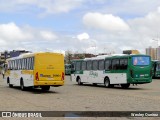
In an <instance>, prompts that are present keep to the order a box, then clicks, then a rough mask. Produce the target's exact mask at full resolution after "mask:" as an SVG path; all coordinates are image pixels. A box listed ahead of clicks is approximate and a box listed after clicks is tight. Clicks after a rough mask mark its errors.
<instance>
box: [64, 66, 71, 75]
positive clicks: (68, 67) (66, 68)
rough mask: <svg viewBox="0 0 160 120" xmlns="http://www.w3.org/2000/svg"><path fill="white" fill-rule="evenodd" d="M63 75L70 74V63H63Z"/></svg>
mask: <svg viewBox="0 0 160 120" xmlns="http://www.w3.org/2000/svg"><path fill="white" fill-rule="evenodd" d="M65 75H71V64H65Z"/></svg>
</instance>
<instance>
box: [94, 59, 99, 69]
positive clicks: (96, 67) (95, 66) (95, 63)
mask: <svg viewBox="0 0 160 120" xmlns="http://www.w3.org/2000/svg"><path fill="white" fill-rule="evenodd" d="M93 70H98V61H97V60H94V61H93Z"/></svg>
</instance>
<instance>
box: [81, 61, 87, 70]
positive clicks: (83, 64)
mask: <svg viewBox="0 0 160 120" xmlns="http://www.w3.org/2000/svg"><path fill="white" fill-rule="evenodd" d="M82 70H86V62H85V61H83V62H82Z"/></svg>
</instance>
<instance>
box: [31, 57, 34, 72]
mask: <svg viewBox="0 0 160 120" xmlns="http://www.w3.org/2000/svg"><path fill="white" fill-rule="evenodd" d="M33 69H34V57H32V58H31V70H33Z"/></svg>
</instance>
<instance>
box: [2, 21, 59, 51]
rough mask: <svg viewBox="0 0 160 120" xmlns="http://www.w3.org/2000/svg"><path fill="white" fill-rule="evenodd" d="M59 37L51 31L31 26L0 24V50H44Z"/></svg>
mask: <svg viewBox="0 0 160 120" xmlns="http://www.w3.org/2000/svg"><path fill="white" fill-rule="evenodd" d="M56 39H58V36H57V35H56V34H55V33H54V32H52V31H49V30H45V29H43V30H41V29H36V28H33V27H30V26H18V25H16V24H15V23H13V22H11V23H7V24H0V50H1V51H3V50H7V49H11V50H13V49H20V48H23V49H27V50H34V49H37V50H40V49H41V50H44V48H45V47H46V46H44V45H45V44H46V45H47V44H50V43H52V42H56V41H55V40H56Z"/></svg>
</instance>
